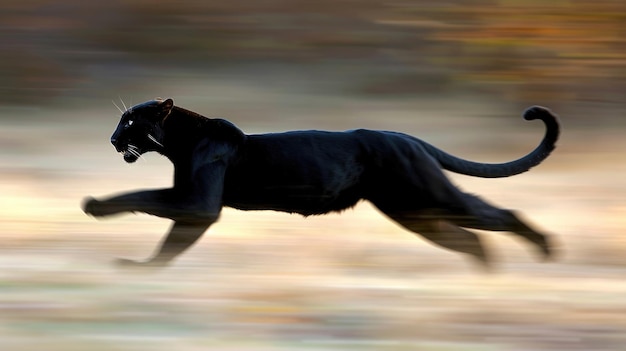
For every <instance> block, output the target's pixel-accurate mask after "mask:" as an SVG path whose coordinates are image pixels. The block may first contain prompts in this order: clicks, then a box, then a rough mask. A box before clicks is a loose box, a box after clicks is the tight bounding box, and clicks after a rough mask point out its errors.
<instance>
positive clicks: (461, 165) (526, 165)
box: [424, 106, 559, 178]
mask: <svg viewBox="0 0 626 351" xmlns="http://www.w3.org/2000/svg"><path fill="white" fill-rule="evenodd" d="M523 116H524V119H525V120H527V121H530V120H534V119H540V120H542V121H543V123H544V124H545V125H546V133H545V135H544V137H543V140H542V141H541V143H540V144H539V145H538V146H537V147H536V148H535V149H534V150H533V151H531V152H530V153H529V154H527V155H526V156H524V157H522V158H519V159H517V160H514V161H510V162H506V163H480V162H472V161H467V160H464V159H462V158H458V157H456V156H452V155H450V154H448V153H446V152H444V151H442V150H440V149H437V148H436V147H434V146H432V145H430V144H427V143H424V147H425V149H426V150H427V151H428V153H429V154H431V155H432V156H433V157H434V158H435V159H437V161H439V163H440V164H441V166H442V167H443V168H444V169H447V170H449V171H452V172H455V173H459V174H465V175H469V176H474V177H481V178H502V177H510V176H513V175H516V174H520V173H524V172H526V171H528V170H529V169H530V168H532V167H534V166H536V165H538V164H540V163H541V162H542V161H543V160H545V159H546V158H547V157H548V155H550V153H551V152H552V150H554V149H555V147H556V146H555V143H556V141H557V139H558V138H559V121H558V118H557V116H556V115H554V114H553V113H552V112H551V111H550V110H549V109H547V108H545V107H541V106H532V107H530V108H528V109H527V110H526V111H525V112H524V114H523Z"/></svg>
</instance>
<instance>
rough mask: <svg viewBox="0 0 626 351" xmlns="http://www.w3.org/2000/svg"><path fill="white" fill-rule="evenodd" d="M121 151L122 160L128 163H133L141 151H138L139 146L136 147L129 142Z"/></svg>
mask: <svg viewBox="0 0 626 351" xmlns="http://www.w3.org/2000/svg"><path fill="white" fill-rule="evenodd" d="M121 153H122V155H123V156H124V161H126V162H128V163H133V162H135V161H137V159H138V158H140V157H141V152H140V151H139V148H137V147H136V146H135V145H130V144H129V145H128V146H127V147H126V150H123V151H122V152H121Z"/></svg>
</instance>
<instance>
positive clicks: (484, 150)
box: [0, 0, 626, 351]
mask: <svg viewBox="0 0 626 351" xmlns="http://www.w3.org/2000/svg"><path fill="white" fill-rule="evenodd" d="M625 37H626V2H624V1H617V0H598V1H592V2H588V1H573V0H570V1H567V0H555V1H550V2H546V1H534V0H530V1H522V0H491V1H487V0H478V1H467V0H449V1H437V2H431V1H418V0H414V1H382V0H380V1H379V0H361V1H354V0H333V1H329V0H317V1H306V0H291V1H284V0H264V1H258V0H257V1H254V0H240V1H229V2H223V1H198V0H182V1H177V2H165V1H143V0H111V1H106V2H103V1H100V2H96V1H77V0H76V1H74V0H63V1H54V2H53V1H44V0H22V1H13V0H5V1H3V2H2V4H1V5H0V48H1V49H2V55H1V56H0V209H1V211H0V240H1V241H0V316H1V317H0V320H1V321H2V322H1V323H0V349H2V350H11V351H13V350H39V349H47V350H171V349H177V350H294V349H298V350H300V349H302V350H356V349H358V350H626V348H625V347H624V346H623V345H626V300H624V296H625V294H626V282H624V276H626V255H625V254H626V239H625V236H624V233H623V232H624V229H625V228H626V204H625V203H624V199H625V198H626V180H624V177H623V174H624V173H626V162H625V161H626V156H625V152H626V141H625V140H624V137H623V134H624V131H626V118H625V116H624V114H625V111H626V99H625V98H624V91H626V45H625V44H626V43H625V39H624V38H625ZM157 96H159V97H164V98H165V97H172V98H173V99H174V101H175V103H176V104H177V105H179V106H182V107H185V108H187V109H190V110H193V111H196V112H198V113H201V114H203V115H205V116H209V117H223V118H227V119H229V120H230V121H232V122H233V123H235V124H236V125H238V126H239V127H240V128H241V129H243V130H244V131H245V132H247V133H262V132H273V131H284V130H291V129H329V130H345V129H352V128H371V129H385V130H398V131H402V132H406V133H409V134H412V135H415V136H417V137H420V138H422V139H424V140H426V141H428V142H431V143H433V144H435V145H437V146H438V147H441V148H442V149H444V150H446V151H449V152H451V153H453V154H456V155H459V156H461V157H464V158H467V159H471V160H475V161H483V162H501V161H508V160H510V159H513V158H517V157H519V156H522V155H523V154H525V153H526V152H528V151H529V150H530V149H532V148H533V147H534V146H535V145H536V143H538V141H539V140H540V138H541V136H542V133H543V126H541V124H540V123H538V122H536V123H528V122H525V121H523V120H522V119H521V117H520V114H521V113H522V111H523V110H524V109H525V108H526V107H528V106H530V105H534V104H539V105H544V106H548V107H550V108H551V109H552V110H553V111H554V112H556V113H557V114H559V115H560V116H561V122H562V128H563V130H562V138H561V140H560V141H559V143H558V148H557V150H556V151H555V152H554V153H553V155H552V156H551V157H550V158H549V159H547V160H546V161H545V162H544V163H543V164H542V165H541V166H539V167H537V168H534V169H533V170H532V171H531V172H529V173H526V174H523V175H520V176H517V177H512V178H506V179H475V178H470V177H463V176H457V175H451V177H452V178H453V180H454V181H455V183H457V184H458V185H459V186H461V187H462V188H463V189H464V190H466V191H468V192H472V193H476V194H479V195H481V196H482V197H484V198H486V199H489V200H491V201H492V202H494V203H495V204H497V205H499V206H501V207H504V208H514V209H519V210H520V211H521V213H523V215H524V216H525V217H526V218H527V219H528V220H529V221H530V222H531V223H534V224H535V226H536V227H538V228H541V229H542V230H544V231H545V232H548V233H552V234H553V236H554V239H555V241H556V242H557V243H558V248H559V257H558V258H557V260H556V261H554V262H549V263H541V262H538V261H537V260H536V256H535V255H534V252H532V251H531V248H530V247H529V246H528V245H526V244H525V243H523V242H519V241H517V240H516V239H515V238H512V237H511V236H508V235H503V234H492V233H481V235H482V236H483V238H485V241H486V242H487V244H488V246H489V248H490V249H491V250H492V251H493V254H494V256H495V258H496V262H495V271H494V272H492V273H490V274H485V273H483V272H481V271H480V270H478V269H477V268H476V267H474V266H472V264H471V262H470V261H469V260H465V259H464V258H463V257H461V256H459V255H458V254H455V253H450V252H447V251H444V250H442V249H440V248H437V247H434V246H432V245H430V244H429V243H427V242H425V241H423V240H422V239H420V238H417V237H415V236H413V235H412V234H410V233H407V232H406V231H404V230H403V229H401V228H399V227H398V226H396V225H394V224H393V223H390V222H389V221H388V220H387V219H386V218H384V217H383V216H381V215H379V214H378V213H377V212H376V211H375V210H374V209H373V208H372V207H371V206H369V205H368V204H366V203H361V204H359V205H358V206H357V207H356V208H355V209H353V210H349V211H346V212H344V213H343V214H341V215H340V214H332V215H328V216H323V217H314V218H307V219H304V218H301V217H298V216H290V215H287V214H280V213H273V212H248V213H243V212H238V211H234V210H229V209H226V210H225V211H224V213H223V215H222V219H221V221H220V222H219V223H217V224H216V225H214V226H213V227H212V228H211V229H210V230H209V231H208V233H207V234H206V236H205V237H204V238H203V240H201V241H200V242H199V243H198V244H197V245H196V246H195V247H193V248H192V249H191V250H190V251H188V252H187V253H185V254H184V255H183V256H182V257H181V258H180V259H179V260H178V261H177V262H176V263H175V264H174V265H173V266H172V267H170V268H168V269H166V270H164V271H161V272H158V273H152V274H146V273H136V274H133V273H128V272H122V271H119V270H117V269H115V267H113V265H112V264H111V261H112V260H113V259H114V258H116V257H129V258H135V259H142V258H145V257H148V256H149V255H150V254H151V253H152V250H153V249H154V248H155V247H156V246H157V244H158V242H159V241H160V240H161V237H162V235H163V234H164V233H165V232H166V231H167V229H168V226H169V223H168V221H166V220H162V219H158V218H153V217H149V216H145V215H137V216H135V215H129V216H121V217H116V218H114V219H111V220H106V221H97V220H94V219H93V218H89V217H88V216H86V215H84V214H83V213H82V211H81V210H80V202H81V200H82V198H83V197H85V196H87V195H93V196H102V195H105V194H110V193H114V192H119V191H124V190H130V189H136V188H146V187H165V186H169V185H170V184H171V173H172V167H171V165H170V164H169V163H168V162H167V160H165V159H164V158H162V157H160V156H158V155H152V154H148V155H145V156H144V157H143V161H142V160H140V161H139V162H137V163H136V164H133V165H127V164H125V163H124V162H123V160H122V158H121V156H120V155H118V154H116V153H115V150H114V149H113V148H112V146H110V144H109V141H108V140H109V137H110V135H111V133H112V131H113V129H114V128H115V126H116V124H117V121H118V119H119V115H120V113H119V111H118V110H117V108H116V107H115V106H114V104H117V105H119V106H120V107H123V105H124V104H125V105H126V106H129V105H132V104H137V103H140V102H143V101H145V100H149V99H152V98H155V97H157ZM112 102H113V103H112Z"/></svg>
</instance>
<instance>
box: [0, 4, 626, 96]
mask: <svg viewBox="0 0 626 351" xmlns="http://www.w3.org/2000/svg"><path fill="white" fill-rule="evenodd" d="M0 7H1V8H2V11H0V26H1V27H2V28H3V31H2V33H3V35H2V37H1V39H0V40H1V43H2V48H3V55H2V57H1V58H0V76H1V77H2V82H3V84H2V85H0V91H1V92H2V94H0V101H3V102H5V103H29V104H32V103H36V102H45V101H48V99H50V98H55V97H59V96H64V95H68V94H71V95H75V94H89V93H90V90H89V89H94V88H93V87H92V86H93V85H94V84H96V85H97V89H99V90H106V89H112V90H115V91H119V88H120V87H123V86H127V85H129V84H133V81H136V80H138V79H140V78H141V77H142V76H146V75H148V76H150V75H157V74H163V72H168V71H176V72H180V71H187V72H189V73H190V74H193V72H198V71H205V70H215V69H216V68H218V67H222V66H224V65H228V66H233V65H256V66H263V65H267V64H274V65H276V64H278V65H296V66H297V67H301V69H303V70H306V69H307V68H309V67H312V66H316V65H321V64H323V65H331V66H335V67H339V70H343V71H346V70H350V71H351V75H349V76H346V77H341V76H339V77H337V78H336V79H344V80H353V78H354V76H355V75H356V76H357V77H363V78H364V79H361V80H358V79H357V80H358V83H355V84H354V86H353V87H352V88H351V90H352V92H355V93H367V94H392V95H396V94H407V93H410V94H414V93H416V92H417V93H419V92H436V93H446V92H451V91H455V90H459V91H463V89H472V90H479V91H487V92H489V93H490V94H498V95H500V96H502V97H506V98H510V99H512V100H514V101H515V100H524V99H534V98H536V97H537V96H540V97H542V98H544V99H555V100H564V101H570V100H580V99H586V100H589V101H609V102H616V101H621V100H622V99H621V95H620V91H623V89H624V88H625V84H626V70H625V67H626V59H625V56H626V51H624V47H626V45H624V37H626V36H625V34H626V2H623V1H615V0H599V1H592V2H584V1H566V0H558V1H550V2H544V1H522V0H491V1H486V0H481V1H467V0H450V1H446V2H431V1H382V0H364V1H354V0H318V1H303V0H290V1H287V0H268V1H255V0H241V1H228V2H222V1H219V2H205V1H197V0H183V1H177V2H166V1H145V0H118V1H107V2H83V1H78V0H66V1H62V2H51V1H45V0H30V1H12V0H9V1H4V2H3V4H2V5H0ZM94 82H97V83H94ZM137 86H140V84H137Z"/></svg>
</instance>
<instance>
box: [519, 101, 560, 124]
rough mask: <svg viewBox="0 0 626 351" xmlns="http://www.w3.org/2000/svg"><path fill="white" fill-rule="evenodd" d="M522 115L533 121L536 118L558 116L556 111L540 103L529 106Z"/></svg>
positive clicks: (554, 117) (543, 118)
mask: <svg viewBox="0 0 626 351" xmlns="http://www.w3.org/2000/svg"><path fill="white" fill-rule="evenodd" d="M522 116H524V119H525V120H527V121H532V120H535V119H541V120H545V119H546V118H550V119H556V116H555V115H554V113H552V111H550V109H549V108H547V107H543V106H539V105H535V106H531V107H529V108H527V109H526V111H524V113H523V114H522Z"/></svg>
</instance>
